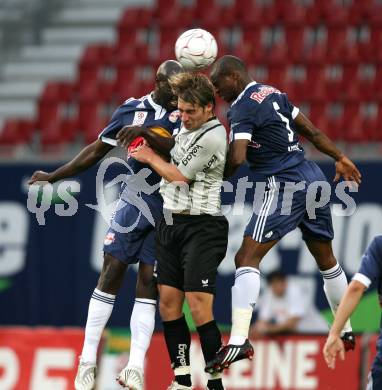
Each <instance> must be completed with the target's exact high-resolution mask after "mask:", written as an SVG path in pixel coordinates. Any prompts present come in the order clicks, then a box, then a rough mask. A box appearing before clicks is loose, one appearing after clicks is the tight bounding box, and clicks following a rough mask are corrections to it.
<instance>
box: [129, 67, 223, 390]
mask: <svg viewBox="0 0 382 390" xmlns="http://www.w3.org/2000/svg"><path fill="white" fill-rule="evenodd" d="M170 83H171V85H172V87H173V90H174V92H175V94H176V95H177V96H178V109H179V112H180V115H181V119H182V128H181V130H180V132H179V133H178V134H177V136H176V138H175V145H174V147H173V148H172V149H171V152H170V156H171V162H167V161H166V160H165V159H163V158H161V157H160V156H158V155H157V154H155V153H154V152H153V151H152V150H151V149H149V148H147V147H143V148H141V149H138V150H136V151H135V152H133V153H132V156H133V157H134V158H136V159H137V160H139V161H141V162H145V163H148V164H149V165H150V166H151V167H152V168H153V169H154V170H155V171H156V172H158V173H159V174H160V175H161V176H162V177H163V180H162V182H161V189H160V192H161V194H162V196H163V199H164V206H163V207H164V215H165V216H167V218H163V219H162V220H161V221H160V223H159V224H158V225H157V226H156V243H157V247H156V249H157V258H158V286H159V295H160V305H159V309H160V314H161V317H162V321H163V328H164V335H165V339H166V345H167V349H168V352H169V355H170V360H171V364H172V368H173V370H174V377H175V378H174V381H173V382H172V384H171V385H170V387H169V390H182V389H192V384H191V376H190V331H189V329H188V326H187V323H186V320H185V318H184V315H183V313H182V306H183V302H184V300H185V299H186V300H187V302H188V304H189V306H190V309H191V314H192V317H193V320H194V322H195V324H196V327H197V331H198V333H199V337H200V342H201V346H202V351H203V355H204V359H205V361H208V360H210V359H212V358H213V357H214V356H215V353H216V352H217V351H218V350H219V348H220V347H221V335H220V332H219V329H218V327H217V325H216V322H215V320H214V316H213V311H212V305H213V298H214V291H215V278H216V274H217V268H218V266H219V264H220V262H221V261H222V260H223V258H224V256H225V253H226V249H227V239H228V222H227V220H226V218H225V217H224V216H223V215H222V213H221V202H220V188H221V185H222V181H223V172H224V166H225V161H226V153H227V135H226V130H225V128H224V126H222V124H221V123H220V122H219V120H218V119H216V117H215V115H214V106H215V96H214V88H213V86H212V84H211V82H210V81H209V80H208V78H207V77H206V76H204V75H202V74H192V73H184V74H179V75H175V76H173V77H172V78H171V80H170ZM207 388H208V389H209V390H223V389H224V388H223V384H222V379H221V374H220V373H217V374H213V375H210V374H209V380H208V383H207Z"/></svg>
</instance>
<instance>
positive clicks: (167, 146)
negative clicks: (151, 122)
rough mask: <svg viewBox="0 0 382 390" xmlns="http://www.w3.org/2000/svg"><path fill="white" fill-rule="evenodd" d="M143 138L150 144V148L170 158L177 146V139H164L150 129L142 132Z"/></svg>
mask: <svg viewBox="0 0 382 390" xmlns="http://www.w3.org/2000/svg"><path fill="white" fill-rule="evenodd" d="M142 136H143V137H144V139H145V140H146V141H147V142H148V143H149V145H150V147H151V148H152V149H154V150H155V151H156V152H157V153H159V154H161V155H163V156H166V157H169V156H170V151H171V149H172V148H173V147H174V145H175V139H174V138H172V137H163V136H161V135H159V134H156V133H154V132H153V131H151V130H150V129H146V130H145V131H143V132H142Z"/></svg>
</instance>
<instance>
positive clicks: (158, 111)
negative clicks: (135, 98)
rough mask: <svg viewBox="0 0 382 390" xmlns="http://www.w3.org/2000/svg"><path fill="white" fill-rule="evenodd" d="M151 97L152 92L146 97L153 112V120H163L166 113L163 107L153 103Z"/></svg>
mask: <svg viewBox="0 0 382 390" xmlns="http://www.w3.org/2000/svg"><path fill="white" fill-rule="evenodd" d="M152 95H153V92H151V93H149V94H148V95H147V100H148V102H149V103H150V105H151V106H152V107H153V108H154V110H155V120H158V119H161V118H163V116H164V115H165V114H166V112H167V111H166V109H165V108H164V107H162V106H160V105H159V104H157V103H155V102H154V99H153V97H152Z"/></svg>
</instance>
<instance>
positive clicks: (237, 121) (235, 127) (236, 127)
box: [228, 102, 257, 142]
mask: <svg viewBox="0 0 382 390" xmlns="http://www.w3.org/2000/svg"><path fill="white" fill-rule="evenodd" d="M251 103H252V102H251ZM252 104H254V103H252ZM255 111H256V108H253V107H251V106H250V105H249V104H241V103H238V105H237V106H233V107H232V108H231V110H230V111H229V112H228V121H229V124H230V142H234V141H237V140H241V139H246V140H248V141H251V140H252V135H253V132H254V130H255V129H256V127H257V125H256V122H255V121H256V113H255Z"/></svg>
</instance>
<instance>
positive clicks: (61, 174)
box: [49, 140, 113, 183]
mask: <svg viewBox="0 0 382 390" xmlns="http://www.w3.org/2000/svg"><path fill="white" fill-rule="evenodd" d="M112 148H113V146H111V145H109V144H106V143H104V142H102V141H101V140H96V141H94V142H93V143H91V144H90V145H88V146H86V147H85V148H84V149H82V150H81V151H80V152H79V153H78V154H77V156H75V157H74V158H73V159H72V160H71V161H69V162H68V163H66V164H65V165H63V166H61V167H59V168H57V169H56V170H55V171H54V172H52V173H51V174H50V180H49V182H51V183H54V182H56V181H58V180H61V179H65V178H67V177H71V176H74V175H77V174H78V173H80V172H83V171H85V170H86V169H88V168H90V167H91V166H93V165H94V164H96V163H97V162H98V161H100V160H101V159H102V158H103V157H105V156H106V154H107V153H108V152H109V151H110V150H111V149H112Z"/></svg>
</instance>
